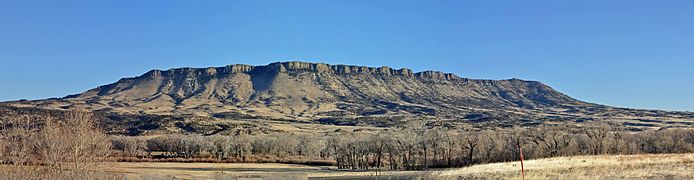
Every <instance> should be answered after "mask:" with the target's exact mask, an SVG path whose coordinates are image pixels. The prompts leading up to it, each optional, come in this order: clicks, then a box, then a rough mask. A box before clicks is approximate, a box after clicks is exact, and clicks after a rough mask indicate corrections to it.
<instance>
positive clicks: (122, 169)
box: [107, 153, 694, 179]
mask: <svg viewBox="0 0 694 180" xmlns="http://www.w3.org/2000/svg"><path fill="white" fill-rule="evenodd" d="M525 168H526V178H527V179H635V178H636V179H639V178H647V179H694V154H692V153H690V154H657V155H656V154H644V155H601V156H573V157H557V158H547V159H537V160H528V161H526V162H525ZM107 172H110V173H118V174H121V173H122V174H125V176H126V178H128V179H163V178H166V179H171V178H174V179H237V178H240V179H243V178H258V179H376V178H397V179H403V178H404V179H480V178H481V179H520V178H521V176H520V163H518V162H507V163H493V164H483V165H476V166H471V167H466V168H456V169H444V170H435V171H428V172H425V171H385V172H378V173H376V172H373V171H363V172H353V171H346V170H336V169H335V167H333V166H306V165H293V164H252V163H236V164H221V163H147V162H142V163H127V162H121V163H113V164H112V167H111V168H109V169H108V170H107Z"/></svg>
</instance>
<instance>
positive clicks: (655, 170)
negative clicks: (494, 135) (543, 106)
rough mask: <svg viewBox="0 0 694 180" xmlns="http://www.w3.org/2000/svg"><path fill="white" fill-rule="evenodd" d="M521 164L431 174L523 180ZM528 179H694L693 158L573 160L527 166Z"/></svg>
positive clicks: (535, 162)
mask: <svg viewBox="0 0 694 180" xmlns="http://www.w3.org/2000/svg"><path fill="white" fill-rule="evenodd" d="M519 164H520V163H519V162H517V161H516V162H507V163H493V164H484V165H476V166H471V167H466V168H460V169H451V170H445V171H439V172H434V173H432V174H433V175H432V176H431V177H433V178H436V179H480V178H489V179H521V178H522V177H521V173H520V167H519V166H520V165H519ZM524 165H525V175H526V176H525V177H526V178H528V179H635V178H639V179H641V178H647V179H694V173H693V172H694V154H691V153H690V154H642V155H598V156H572V157H556V158H547V159H537V160H529V161H525V162H524Z"/></svg>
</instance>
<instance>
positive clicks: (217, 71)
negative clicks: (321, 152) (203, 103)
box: [143, 61, 459, 80]
mask: <svg viewBox="0 0 694 180" xmlns="http://www.w3.org/2000/svg"><path fill="white" fill-rule="evenodd" d="M293 71H309V72H316V73H334V74H339V75H349V74H373V75H383V76H403V77H418V78H434V79H446V80H451V79H456V78H459V77H458V76H456V75H455V74H451V73H443V72H438V71H424V72H419V73H414V72H413V71H412V70H411V69H407V68H402V69H393V68H390V67H388V66H382V67H378V68H375V67H367V66H352V65H342V64H340V65H329V64H324V63H309V62H299V61H291V62H275V63H270V64H268V65H264V66H251V65H245V64H234V65H228V66H224V67H216V68H214V67H209V68H174V69H169V70H166V71H162V70H152V71H149V72H147V73H145V74H144V75H143V76H145V77H157V76H218V75H226V74H235V73H251V72H255V73H266V72H267V73H270V72H293Z"/></svg>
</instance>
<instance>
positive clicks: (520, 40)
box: [0, 0, 694, 111]
mask: <svg viewBox="0 0 694 180" xmlns="http://www.w3.org/2000/svg"><path fill="white" fill-rule="evenodd" d="M201 2H203V1H189V0H183V1H174V0H162V1H154V0H146V1H142V0H133V1H126V0H117V1H110V2H109V1H92V0H85V1H69V2H68V1H32V0H20V1H0V101H5V100H16V99H40V98H49V97H62V96H65V95H68V94H75V93H79V92H82V91H85V90H88V89H90V88H94V87H97V86H99V85H104V84H108V83H112V82H115V81H117V80H118V79H120V78H122V77H132V76H138V75H140V74H143V73H145V72H146V71H148V70H150V69H169V68H173V67H181V66H188V67H208V66H224V65H227V64H237V63H240V64H253V65H264V64H268V63H270V62H274V61H291V60H302V61H311V62H324V63H329V64H355V65H369V66H383V65H386V66H391V67H394V68H401V67H408V68H412V69H414V70H415V71H421V70H430V69H431V70H441V71H445V72H452V73H456V74H458V75H459V76H463V77H470V78H482V79H508V78H514V77H515V78H521V79H528V80H538V81H542V82H544V83H546V84H548V85H550V86H552V87H554V88H556V89H558V90H560V91H562V92H564V93H567V94H568V95H570V96H573V97H575V98H578V99H581V100H585V101H589V102H595V103H601V104H607V105H614V106H620V107H633V108H648V109H665V110H687V111H694V1H691V0H667V1H655V0H609V1H606V0H580V1H557V0H546V1H535V0H523V1H510V0H506V1H495V0H484V1H465V0H453V1H424V0H422V1H404V0H394V1H376V0H350V1H347V0H344V1H338V0H317V1H300V0H286V1H259V0H249V1H227V0H224V1H204V2H205V3H201Z"/></svg>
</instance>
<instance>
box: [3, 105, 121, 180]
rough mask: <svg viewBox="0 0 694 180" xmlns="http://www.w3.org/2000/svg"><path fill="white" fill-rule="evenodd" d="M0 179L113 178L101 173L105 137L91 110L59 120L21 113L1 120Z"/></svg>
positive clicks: (106, 153) (107, 147)
mask: <svg viewBox="0 0 694 180" xmlns="http://www.w3.org/2000/svg"><path fill="white" fill-rule="evenodd" d="M3 123H4V124H3V126H2V131H1V133H2V136H0V138H1V139H0V150H1V151H0V152H1V154H0V155H2V156H0V162H1V163H2V168H0V178H1V179H115V178H118V177H117V176H111V175H106V174H103V172H102V171H101V169H102V168H103V167H104V163H105V162H106V160H107V158H108V156H109V155H110V147H111V144H110V143H109V142H108V137H107V136H106V135H105V134H104V133H102V132H101V131H100V130H99V129H98V128H96V127H95V126H94V118H93V117H92V114H91V113H88V112H83V111H72V112H70V113H67V114H66V115H65V116H63V117H60V119H59V120H57V119H54V118H52V117H48V116H43V117H36V116H30V115H26V116H21V117H20V118H16V119H12V120H11V121H8V122H3Z"/></svg>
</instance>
